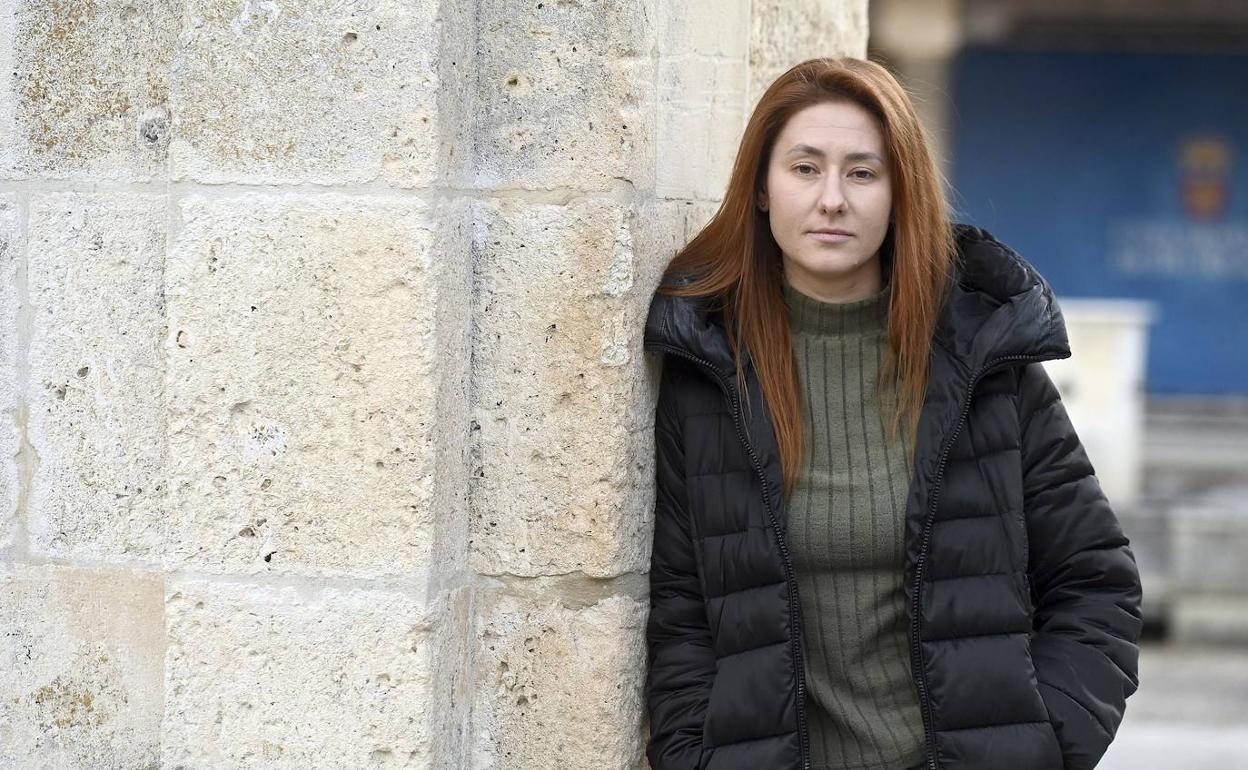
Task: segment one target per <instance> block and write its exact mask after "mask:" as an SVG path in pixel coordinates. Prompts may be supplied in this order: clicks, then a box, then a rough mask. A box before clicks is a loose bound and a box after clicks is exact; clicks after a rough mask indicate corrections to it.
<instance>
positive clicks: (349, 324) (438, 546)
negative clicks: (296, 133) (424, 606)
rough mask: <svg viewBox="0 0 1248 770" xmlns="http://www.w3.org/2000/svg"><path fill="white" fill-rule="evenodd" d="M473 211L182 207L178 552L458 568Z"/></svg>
mask: <svg viewBox="0 0 1248 770" xmlns="http://www.w3.org/2000/svg"><path fill="white" fill-rule="evenodd" d="M468 211H469V207H468V205H467V204H466V202H465V201H463V200H456V201H452V202H449V203H446V204H444V205H440V206H431V205H429V204H426V203H424V202H422V201H419V200H414V199H406V198H403V199H401V198H391V197H347V196H340V195H333V196H324V197H311V198H309V197H270V196H254V195H247V196H242V197H238V198H229V199H213V200H209V199H205V198H201V197H193V198H189V199H186V200H184V201H182V204H181V215H182V219H183V225H182V228H181V230H180V232H179V233H178V235H177V241H176V245H175V247H174V250H173V253H172V254H171V257H170V260H169V264H168V267H167V270H166V281H167V288H166V294H167V297H168V302H169V337H168V344H167V348H166V350H167V355H168V362H169V363H168V367H169V384H168V393H169V395H168V398H169V415H170V416H169V420H170V423H169V431H170V438H169V446H170V468H171V471H170V472H171V476H170V492H171V497H172V499H171V516H170V547H169V552H168V555H167V564H169V565H170V566H181V565H186V566H194V568H195V569H202V570H208V571H214V572H215V571H222V570H225V571H244V572H251V571H265V570H279V571H295V572H323V573H350V574H357V575H368V576H372V575H396V574H402V575H410V574H411V573H413V572H417V573H418V574H424V573H426V572H427V571H429V570H430V569H432V568H436V569H437V570H439V571H443V572H445V571H447V570H452V569H454V568H455V567H456V566H457V565H462V556H456V554H462V553H463V552H464V550H465V547H466V537H467V523H466V510H467V503H466V494H467V480H466V473H467V470H466V468H467V458H466V456H465V454H464V453H465V451H466V449H465V443H466V442H465V439H466V437H467V435H468V432H469V424H468V415H467V411H466V410H467V391H466V388H467V379H466V378H467V363H468V354H467V351H468V348H467V330H468V316H467V313H468V303H466V302H465V301H464V297H465V296H466V295H467V293H468V291H469V277H470V273H469V271H468V263H467V248H468V242H469V229H468V221H467V219H466V216H467V213H468ZM448 559H449V561H448Z"/></svg>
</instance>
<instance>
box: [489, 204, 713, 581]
mask: <svg viewBox="0 0 1248 770" xmlns="http://www.w3.org/2000/svg"><path fill="white" fill-rule="evenodd" d="M692 212H697V214H694V213H692ZM704 214H705V208H704V207H695V206H690V205H686V204H684V203H660V204H654V203H638V204H636V205H635V206H633V207H625V206H620V205H618V204H614V203H613V202H612V201H610V200H607V199H601V198H582V199H577V200H574V201H571V202H569V203H568V204H566V205H545V204H532V203H527V202H521V201H515V200H502V201H496V202H490V203H483V204H482V205H481V207H480V210H479V213H478V215H477V221H478V225H479V227H480V228H481V230H482V234H481V235H480V236H479V240H480V243H479V249H480V250H481V253H480V254H478V256H477V260H476V263H477V267H476V276H477V277H476V282H477V290H476V302H477V305H476V308H475V311H474V313H475V318H476V324H475V332H476V337H475V342H474V350H475V357H474V371H475V372H476V374H475V375H474V376H475V381H476V386H475V391H476V401H477V403H476V420H477V422H478V424H479V425H480V431H479V433H480V435H479V438H478V446H479V465H478V466H477V467H475V468H474V469H473V477H474V478H473V481H474V485H475V489H474V493H473V517H472V524H473V555H474V562H473V565H474V569H476V570H477V571H479V572H483V573H487V574H494V575H497V574H504V573H506V574H513V575H541V574H559V573H566V572H575V571H581V572H584V573H586V574H589V575H593V576H598V577H601V576H610V575H618V574H621V573H624V572H630V571H644V570H645V569H646V565H647V562H648V549H649V539H648V537H646V536H645V534H644V533H645V531H646V530H647V528H648V522H649V516H650V515H651V510H650V508H651V505H652V502H653V481H654V480H653V451H654V450H653V428H652V425H653V403H654V401H653V396H654V388H653V385H654V381H653V379H652V377H647V376H646V375H647V372H648V371H649V369H648V367H647V365H646V363H645V360H644V359H643V357H642V356H641V355H640V353H641V349H642V339H641V329H642V326H643V324H644V322H645V315H646V312H647V310H648V309H649V304H650V297H651V294H652V292H653V289H654V287H655V286H656V285H657V284H658V280H659V273H661V272H662V269H663V268H664V267H665V266H666V264H667V260H668V259H669V258H670V256H671V253H673V252H674V251H675V247H676V243H677V241H679V240H680V239H681V238H683V237H684V236H685V234H686V231H687V230H688V229H689V227H690V225H689V221H690V219H691V218H701V216H702V215H704ZM651 374H652V373H651ZM622 458H629V459H628V460H622Z"/></svg>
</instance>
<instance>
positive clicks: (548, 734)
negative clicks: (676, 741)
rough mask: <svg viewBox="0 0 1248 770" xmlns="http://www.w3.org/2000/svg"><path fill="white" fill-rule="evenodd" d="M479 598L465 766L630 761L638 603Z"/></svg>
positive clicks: (532, 767)
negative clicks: (470, 733) (471, 714)
mask: <svg viewBox="0 0 1248 770" xmlns="http://www.w3.org/2000/svg"><path fill="white" fill-rule="evenodd" d="M479 598H481V597H479ZM482 604H483V606H482V609H481V610H480V615H479V620H478V623H479V624H480V628H481V634H480V641H479V642H478V644H479V645H480V649H479V651H478V656H479V657H478V664H477V672H478V674H477V676H478V684H477V705H476V708H475V711H474V717H473V733H474V737H473V741H474V752H473V758H472V764H471V767H472V768H473V770H493V769H494V768H498V769H499V770H561V769H562V768H569V769H571V768H586V767H602V768H606V767H611V768H631V767H637V766H639V763H640V762H641V761H642V750H643V746H644V744H643V741H642V735H641V729H642V728H641V725H642V715H643V707H642V693H643V683H644V679H645V667H646V648H645V622H646V612H647V610H646V605H645V603H644V602H642V601H639V600H637V599H633V598H630V597H626V596H613V597H610V598H607V599H603V600H601V601H599V602H597V603H595V604H592V605H589V606H585V607H567V606H562V605H561V604H559V603H558V602H556V601H545V602H542V601H534V600H530V599H522V598H519V597H514V596H505V595H504V596H496V597H494V598H493V599H492V600H485V601H483V602H482Z"/></svg>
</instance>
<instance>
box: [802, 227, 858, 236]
mask: <svg viewBox="0 0 1248 770" xmlns="http://www.w3.org/2000/svg"><path fill="white" fill-rule="evenodd" d="M811 232H812V233H815V234H816V235H817V234H819V233H822V234H824V235H853V233H851V232H849V231H848V230H841V229H840V228H836V227H824V228H820V229H818V230H811Z"/></svg>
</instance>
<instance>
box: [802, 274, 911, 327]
mask: <svg viewBox="0 0 1248 770" xmlns="http://www.w3.org/2000/svg"><path fill="white" fill-rule="evenodd" d="M782 285H783V289H784V301H785V304H787V305H788V307H789V328H790V329H791V330H792V332H793V333H794V334H802V335H809V336H813V337H859V336H862V335H867V334H875V333H879V332H882V331H884V330H885V329H887V328H888V300H889V296H890V294H891V291H890V285H889V284H884V287H883V288H881V289H880V290H879V291H878V292H876V293H875V294H872V295H871V296H869V297H864V298H862V299H859V300H853V301H851V302H831V301H827V300H821V299H817V298H815V297H812V296H810V295H808V294H805V293H803V292H801V291H799V290H798V289H796V288H794V286H793V285H792V284H791V283H789V281H788V278H785V279H784V280H783V282H782Z"/></svg>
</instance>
